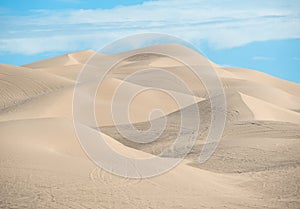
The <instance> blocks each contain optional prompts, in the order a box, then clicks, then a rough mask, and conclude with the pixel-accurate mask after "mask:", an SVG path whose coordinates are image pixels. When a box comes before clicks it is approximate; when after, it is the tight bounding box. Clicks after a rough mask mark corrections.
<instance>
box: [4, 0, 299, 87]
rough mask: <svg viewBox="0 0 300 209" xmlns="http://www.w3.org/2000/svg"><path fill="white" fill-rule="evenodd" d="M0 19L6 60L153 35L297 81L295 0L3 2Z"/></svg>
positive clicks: (13, 62) (216, 59)
mask: <svg viewBox="0 0 300 209" xmlns="http://www.w3.org/2000/svg"><path fill="white" fill-rule="evenodd" d="M0 24H1V28H0V63H5V64H11V65H23V64H27V63H30V62H34V61H37V60H41V59H45V58H49V57H53V56H56V55H61V54H64V53H68V52H72V51H79V50H85V49H94V50H97V49H99V48H101V47H102V46H104V45H106V44H108V43H110V42H112V41H114V40H116V39H119V38H122V37H124V36H128V35H133V34H138V33H145V32H154V33H164V34H169V35H173V36H176V37H178V38H181V39H183V40H185V41H187V42H190V43H192V44H193V45H194V46H196V47H197V49H199V51H201V52H203V54H204V55H206V56H207V57H208V58H209V59H211V60H212V61H214V62H216V63H217V64H220V65H224V66H230V67H244V68H251V69H256V70H259V71H262V72H266V73H268V74H271V75H274V76H277V77H280V78H283V79H286V80H290V81H293V82H297V83H300V1H299V0H272V1H269V0H244V1H240V0H184V1H183V0H156V1H142V0H127V1H121V0H119V1H118V0H110V1H99V0H98V1H97V0H43V1H41V0H10V1H6V0H5V1H4V0H3V1H1V2H0Z"/></svg>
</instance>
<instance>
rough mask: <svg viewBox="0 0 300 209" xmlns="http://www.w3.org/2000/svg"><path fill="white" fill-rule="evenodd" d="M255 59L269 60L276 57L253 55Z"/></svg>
mask: <svg viewBox="0 0 300 209" xmlns="http://www.w3.org/2000/svg"><path fill="white" fill-rule="evenodd" d="M252 59H253V60H261V61H269V60H274V57H263V56H255V57H252Z"/></svg>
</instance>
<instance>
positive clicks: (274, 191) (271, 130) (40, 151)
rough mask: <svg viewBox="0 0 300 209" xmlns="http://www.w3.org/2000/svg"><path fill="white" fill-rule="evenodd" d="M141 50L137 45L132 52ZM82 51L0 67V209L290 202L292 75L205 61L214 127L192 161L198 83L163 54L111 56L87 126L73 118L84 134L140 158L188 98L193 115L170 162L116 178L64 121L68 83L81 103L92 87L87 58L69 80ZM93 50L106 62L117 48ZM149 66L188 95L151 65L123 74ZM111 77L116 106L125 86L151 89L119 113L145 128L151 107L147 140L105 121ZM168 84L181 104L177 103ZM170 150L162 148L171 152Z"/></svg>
mask: <svg viewBox="0 0 300 209" xmlns="http://www.w3.org/2000/svg"><path fill="white" fill-rule="evenodd" d="M151 47H152V49H153V48H154V49H168V50H173V51H174V52H178V53H181V54H184V52H185V50H186V49H185V47H183V46H180V45H175V44H169V45H155V46H151ZM151 47H150V48H151ZM148 49H149V48H148ZM145 51H147V48H143V49H138V50H136V51H135V52H136V53H142V52H145ZM94 53H95V52H93V51H91V50H86V51H80V52H74V53H70V54H66V55H62V56H58V57H54V58H51V59H47V60H43V61H39V62H36V63H31V64H27V65H25V66H22V67H17V66H10V65H4V64H3V65H0V89H1V94H0V150H1V151H0V179H1V180H0V184H1V185H0V188H1V189H0V208H128V209H131V208H149V209H150V208H174V209H175V208H176V209H177V208H195V209H196V208H299V207H300V201H299V199H300V198H299V197H300V192H299V186H300V179H299V176H300V175H299V174H300V167H299V163H300V154H299V153H300V152H299V150H300V143H299V140H300V85H299V84H295V83H292V82H288V81H284V80H281V79H279V78H275V77H272V76H270V75H267V74H264V73H261V72H258V71H254V70H249V69H241V68H224V67H222V66H218V65H216V64H214V63H211V64H212V65H213V66H214V67H215V69H216V71H217V73H218V75H219V76H220V79H221V82H222V84H223V86H224V91H225V95H226V102H227V110H226V124H225V130H224V133H223V137H222V139H221V141H220V144H219V146H218V148H217V149H216V151H215V153H214V154H213V155H212V157H211V158H210V159H209V160H208V161H206V162H205V163H203V164H199V163H198V161H197V159H198V156H199V153H200V151H201V149H202V147H203V146H204V144H205V140H204V139H205V136H206V135H207V134H208V128H209V125H210V123H209V122H210V119H211V118H210V113H211V108H210V102H209V97H208V95H207V92H206V91H205V88H204V86H203V84H202V83H201V82H200V81H199V80H198V79H196V78H195V76H194V75H193V73H191V71H190V70H188V68H187V67H185V66H184V65H183V64H182V63H180V62H178V61H175V60H173V59H170V58H168V57H165V56H161V55H155V56H154V55H151V54H150V55H149V54H148V55H147V54H146V55H145V54H143V55H142V56H134V57H131V58H128V59H126V60H123V61H122V62H120V63H119V64H118V65H116V66H115V67H114V68H113V69H112V70H111V71H110V72H109V74H108V75H107V77H106V78H105V79H104V81H103V83H102V84H101V85H100V88H99V89H98V92H97V94H96V97H95V106H96V108H95V114H96V119H97V122H98V129H97V127H94V126H93V124H91V123H90V121H89V120H88V119H85V118H82V120H81V121H76V123H78V126H80V127H81V128H82V129H84V130H85V131H86V133H91V134H92V133H95V132H99V133H100V134H101V135H102V137H103V139H104V140H105V141H106V142H107V143H108V144H109V145H110V146H111V147H112V148H113V149H115V150H117V151H118V152H120V153H123V154H126V155H128V156H132V157H137V158H148V157H153V156H157V155H158V154H159V153H160V152H161V151H162V150H163V149H164V148H166V147H168V146H169V145H170V144H171V143H172V142H173V140H174V138H176V133H177V131H178V129H179V127H180V112H181V111H183V110H184V111H185V112H186V113H187V114H188V116H190V117H192V116H193V114H195V113H194V112H192V107H195V105H196V107H197V108H198V110H199V113H200V116H201V121H202V122H201V126H200V134H199V136H198V138H197V141H196V144H195V146H194V147H193V149H192V151H191V152H190V153H189V154H188V155H187V156H186V158H185V159H184V160H183V161H182V162H181V163H180V164H179V165H178V166H177V167H175V168H173V169H171V170H170V171H169V172H167V173H165V174H162V175H159V176H156V177H152V178H138V179H130V178H123V177H118V176H116V175H113V174H111V173H108V172H107V171H104V170H103V169H102V168H100V167H98V166H97V165H96V164H94V163H93V161H91V159H89V157H88V156H87V155H86V153H85V152H84V151H83V149H82V147H81V146H80V143H79V141H78V139H77V137H76V133H75V130H74V124H73V115H72V99H73V93H74V86H75V85H78V89H79V91H80V92H81V93H82V94H83V95H84V98H85V99H86V101H93V99H94V95H93V94H92V93H91V91H90V90H91V89H92V88H95V87H97V86H98V83H97V82H96V81H95V80H94V79H93V78H94V77H95V76H97V73H99V71H98V70H99V69H98V67H99V66H96V65H93V63H89V66H88V70H89V72H88V74H87V77H86V80H85V81H84V82H82V83H77V81H76V78H77V76H78V75H79V73H80V71H81V69H82V68H83V66H84V65H85V64H86V62H87V61H88V60H89V57H90V56H92V55H93V54H94ZM126 53H129V52H125V54H126ZM96 56H99V57H102V58H103V57H105V59H110V58H112V57H113V56H114V57H118V56H120V55H118V54H115V55H104V54H97V55H96ZM199 56H200V55H199ZM149 67H150V68H163V69H165V70H166V71H168V72H172V73H174V74H176V75H177V76H178V77H180V79H182V80H183V81H184V82H185V83H188V85H189V87H190V89H191V94H189V93H186V92H183V91H182V90H181V88H177V87H176V86H175V87H174V86H172V85H170V84H171V80H165V82H161V81H160V80H159V78H157V74H156V73H155V72H154V71H151V70H150V71H147V72H143V73H142V74H141V75H140V76H141V78H149V79H146V80H145V79H144V80H143V79H139V80H136V81H132V82H131V81H125V82H123V81H124V79H126V77H127V76H128V75H130V74H132V73H134V72H138V71H139V69H143V68H149ZM208 76H210V75H208ZM149 80H150V81H151V82H149ZM120 84H122V85H123V88H124V89H125V91H124V92H123V93H122V95H121V97H120V98H121V99H120V100H119V102H118V103H117V104H116V108H117V109H122V108H124V107H125V106H126V105H127V98H128V97H129V96H130V92H136V91H141V90H143V89H145V87H153V88H156V90H155V89H154V90H146V91H143V92H142V93H140V94H139V95H138V96H136V97H135V98H134V99H133V100H132V101H131V106H130V109H129V112H128V113H129V115H130V121H131V122H132V123H134V125H135V127H137V128H138V129H141V130H145V129H147V128H149V122H150V120H151V121H152V122H153V123H156V122H158V121H159V120H160V117H161V115H153V117H150V118H149V113H150V112H151V111H152V110H153V109H155V108H160V109H162V110H163V114H164V115H165V116H166V118H167V120H168V123H167V126H166V129H165V131H164V132H163V133H162V134H161V135H160V137H159V139H158V140H157V141H155V142H152V143H148V144H140V143H134V142H131V141H128V140H127V139H126V138H125V137H124V136H122V135H121V134H120V133H119V132H118V129H117V128H120V127H126V125H127V124H123V123H114V121H113V118H112V114H111V111H110V107H111V106H110V105H111V101H112V98H113V97H112V95H113V92H114V91H115V90H116V89H117V88H118V86H119V85H120ZM162 90H163V91H162ZM168 93H173V94H174V95H176V97H178V98H180V100H181V101H183V102H184V105H183V106H181V107H179V106H178V105H177V104H176V102H175V100H174V99H173V98H172V97H170V96H168ZM191 101H193V102H191ZM82 108H83V109H84V107H82ZM152 131H153V133H155V132H156V131H158V130H156V129H154V130H152ZM129 134H130V133H129ZM132 135H134V133H132ZM179 149H180V148H179ZM177 154H178V153H176V152H175V151H174V153H171V157H172V156H173V157H175V156H176V155H177ZM169 157H170V156H169Z"/></svg>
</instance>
